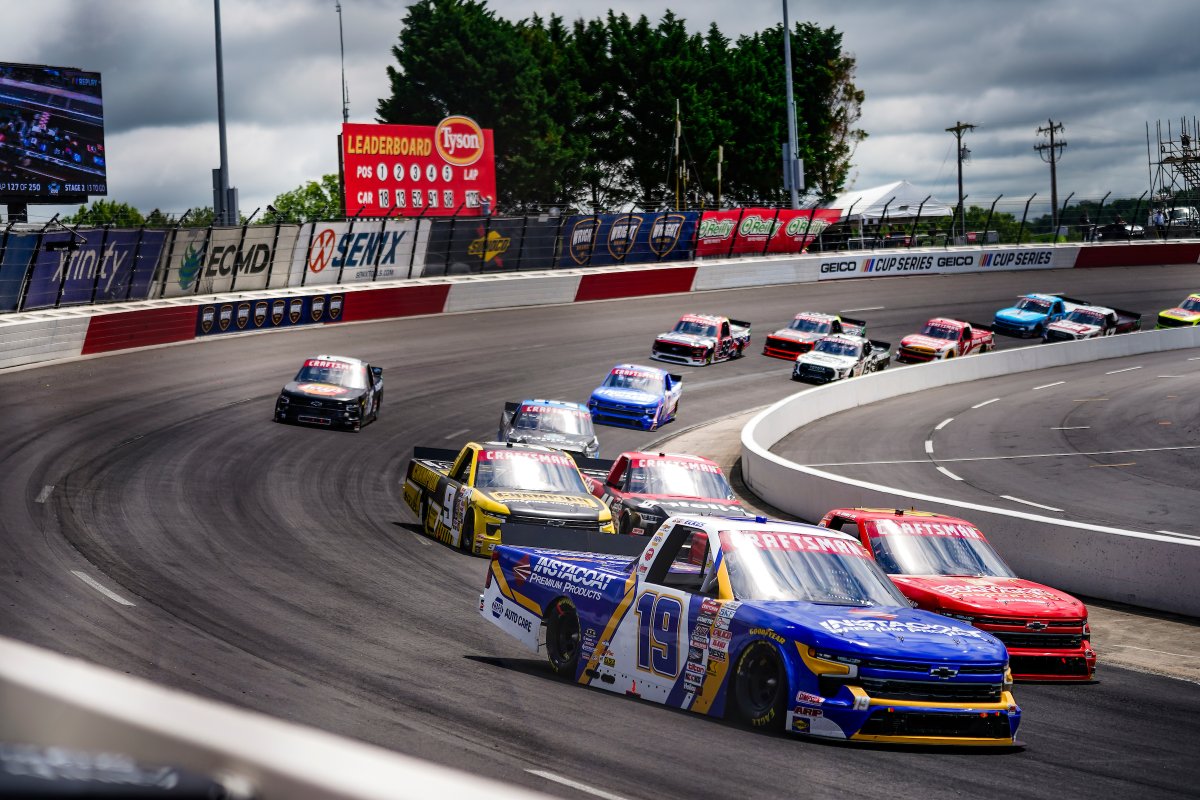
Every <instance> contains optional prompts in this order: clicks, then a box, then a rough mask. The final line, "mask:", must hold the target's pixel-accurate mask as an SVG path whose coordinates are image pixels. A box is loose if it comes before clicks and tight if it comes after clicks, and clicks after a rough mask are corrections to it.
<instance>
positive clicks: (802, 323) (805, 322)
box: [788, 317, 832, 333]
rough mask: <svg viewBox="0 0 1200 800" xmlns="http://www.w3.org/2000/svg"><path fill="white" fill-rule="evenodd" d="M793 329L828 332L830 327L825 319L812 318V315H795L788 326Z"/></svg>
mask: <svg viewBox="0 0 1200 800" xmlns="http://www.w3.org/2000/svg"><path fill="white" fill-rule="evenodd" d="M788 327H789V328H791V329H792V330H794V331H801V332H802V333H829V329H830V328H831V327H832V326H831V325H830V323H829V320H827V319H813V318H812V317H796V318H795V319H794V320H792V324H791V325H789V326H788Z"/></svg>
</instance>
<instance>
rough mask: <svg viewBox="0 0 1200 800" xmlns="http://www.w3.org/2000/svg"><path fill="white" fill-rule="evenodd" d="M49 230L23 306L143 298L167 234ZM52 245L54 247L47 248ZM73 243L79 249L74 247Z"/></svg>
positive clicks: (31, 306) (35, 265) (154, 232)
mask: <svg viewBox="0 0 1200 800" xmlns="http://www.w3.org/2000/svg"><path fill="white" fill-rule="evenodd" d="M78 236H80V237H82V239H83V241H79V240H78V239H75V241H74V242H72V239H74V238H75V235H74V234H72V233H70V232H63V233H53V234H46V235H45V236H44V237H43V239H42V249H41V251H40V252H39V253H38V257H37V260H36V261H35V262H34V265H33V275H32V277H31V278H30V281H29V291H28V293H27V294H26V296H25V305H24V306H23V308H26V309H34V308H47V307H49V306H53V305H56V304H61V305H72V304H77V303H91V302H101V301H107V300H127V299H134V300H144V299H146V298H147V297H148V296H149V293H150V283H151V279H152V278H153V277H154V270H155V268H156V265H157V264H158V256H159V252H160V251H161V250H162V245H163V240H164V234H163V232H162V231H157V230H155V231H148V230H147V231H143V230H104V229H101V230H88V231H84V232H82V233H80V234H78ZM47 245H50V248H49V249H48V248H47ZM72 245H74V247H75V249H70V247H71V246H72Z"/></svg>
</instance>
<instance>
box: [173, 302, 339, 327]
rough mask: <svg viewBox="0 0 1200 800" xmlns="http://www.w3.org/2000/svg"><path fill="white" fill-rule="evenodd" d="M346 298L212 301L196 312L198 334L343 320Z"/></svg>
mask: <svg viewBox="0 0 1200 800" xmlns="http://www.w3.org/2000/svg"><path fill="white" fill-rule="evenodd" d="M344 299H345V298H344V296H343V295H342V294H341V293H340V292H339V293H332V294H316V295H309V296H305V297H273V298H260V299H257V300H237V301H229V302H221V303H209V304H207V305H203V306H200V313H199V314H197V315H196V335H197V336H215V335H218V334H222V333H249V332H252V331H261V330H273V329H276V328H293V327H296V326H298V325H323V324H327V323H331V322H340V321H341V320H342V308H343V304H344Z"/></svg>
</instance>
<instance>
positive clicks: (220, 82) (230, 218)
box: [213, 0, 238, 225]
mask: <svg viewBox="0 0 1200 800" xmlns="http://www.w3.org/2000/svg"><path fill="white" fill-rule="evenodd" d="M213 20H214V25H213V28H214V30H215V31H216V35H217V131H218V134H219V136H220V139H221V166H220V167H218V168H217V169H214V170H213V217H214V221H215V222H216V224H218V225H233V224H235V223H236V222H237V213H238V203H237V189H231V188H230V187H229V148H228V146H227V144H226V137H225V64H224V60H223V58H222V56H221V0H213Z"/></svg>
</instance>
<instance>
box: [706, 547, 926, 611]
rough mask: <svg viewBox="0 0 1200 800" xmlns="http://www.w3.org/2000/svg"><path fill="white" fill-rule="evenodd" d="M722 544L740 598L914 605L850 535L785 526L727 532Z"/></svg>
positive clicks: (732, 580)
mask: <svg viewBox="0 0 1200 800" xmlns="http://www.w3.org/2000/svg"><path fill="white" fill-rule="evenodd" d="M721 549H722V554H723V558H724V559H725V565H726V568H727V569H728V571H729V581H730V583H731V584H732V588H733V594H734V597H736V598H737V599H738V600H799V601H802V602H808V603H821V604H825V605H838V606H893V607H895V606H905V607H907V606H908V601H907V600H905V599H904V595H902V594H901V593H900V590H899V589H897V588H896V586H895V584H893V583H892V582H891V581H890V580H888V578H887V576H886V575H884V574H883V573H882V572H880V570H879V568H878V567H877V566H875V565H874V564H873V563H871V559H870V557H869V556H868V555H867V553H866V551H865V550H863V549H862V547H861V546H860V545H859V544H858V543H857V542H853V541H850V540H848V539H841V538H834V537H830V536H819V535H817V536H814V535H810V534H803V533H792V532H785V531H775V532H771V533H767V532H763V531H722V532H721Z"/></svg>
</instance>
